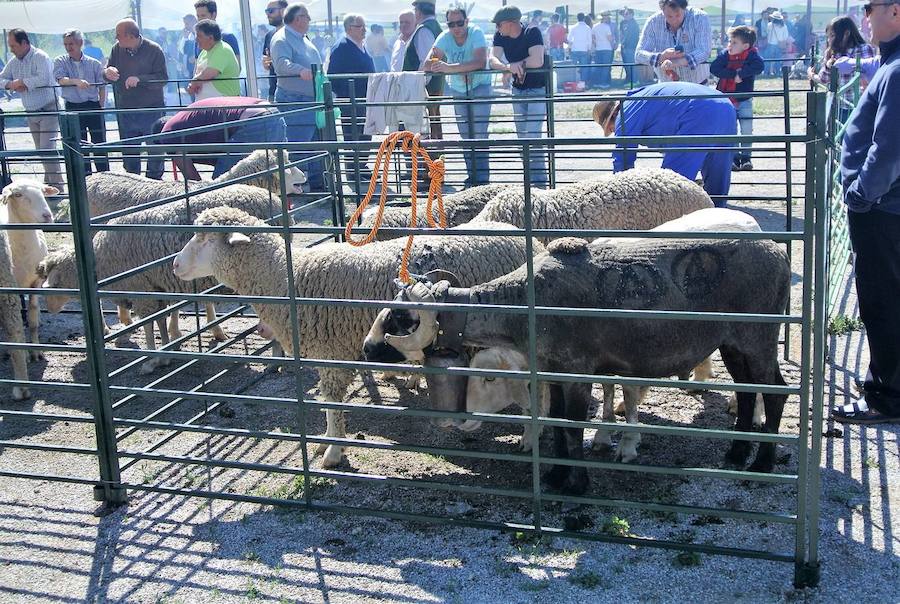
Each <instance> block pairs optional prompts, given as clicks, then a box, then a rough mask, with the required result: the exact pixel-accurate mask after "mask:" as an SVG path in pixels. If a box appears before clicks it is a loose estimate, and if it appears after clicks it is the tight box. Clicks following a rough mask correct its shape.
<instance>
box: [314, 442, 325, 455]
mask: <svg viewBox="0 0 900 604" xmlns="http://www.w3.org/2000/svg"><path fill="white" fill-rule="evenodd" d="M328 447H329V445H328V443H319V444H318V445H316V450H315V451H313V457H316V456H318V455H324V454H325V450H326V449H327V448H328Z"/></svg>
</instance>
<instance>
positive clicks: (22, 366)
mask: <svg viewBox="0 0 900 604" xmlns="http://www.w3.org/2000/svg"><path fill="white" fill-rule="evenodd" d="M5 299H6V300H8V302H9V304H8V306H7V308H5V309H0V317H2V318H3V319H4V320H3V329H4V330H5V331H6V334H7V337H8V338H9V341H10V342H14V343H16V344H24V343H25V333H24V331H25V330H24V329H23V325H22V315H21V313H20V312H19V310H20V309H19V297H18V296H5ZM27 356H28V355H27V354H25V351H24V350H22V349H21V348H16V349H11V350H10V351H9V359H10V362H11V363H12V371H13V379H16V380H21V381H27V380H28V362H27V360H26V359H27ZM12 397H13V400H14V401H21V400H25V399H27V398H30V397H31V391H30V390H29V389H28V387H27V386H13V388H12Z"/></svg>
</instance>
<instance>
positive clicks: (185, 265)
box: [172, 206, 265, 281]
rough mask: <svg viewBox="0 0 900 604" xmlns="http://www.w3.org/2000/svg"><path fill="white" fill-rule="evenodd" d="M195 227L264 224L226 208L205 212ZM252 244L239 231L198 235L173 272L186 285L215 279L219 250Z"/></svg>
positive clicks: (189, 242) (211, 209)
mask: <svg viewBox="0 0 900 604" xmlns="http://www.w3.org/2000/svg"><path fill="white" fill-rule="evenodd" d="M194 224H196V225H200V226H255V225H265V223H264V222H262V221H261V220H259V219H257V218H254V217H253V216H250V215H249V214H247V213H246V212H244V211H242V210H237V209H235V208H229V207H226V206H222V207H217V208H209V209H207V210H204V211H203V212H201V213H200V215H199V216H197V219H196V220H194ZM250 242H251V239H250V237H248V236H247V235H246V234H244V233H241V232H239V231H233V232H200V233H195V234H194V236H193V237H191V239H190V240H189V241H188V242H187V243H186V244H185V246H184V248H182V250H181V251H180V252H178V255H177V256H175V260H173V261H172V272H173V273H175V276H176V277H178V278H179V279H182V280H184V281H190V280H192V279H200V278H201V277H212V276H214V275H215V268H214V267H215V258H216V254H217V253H218V250H219V246H222V245H227V246H230V247H234V246H240V245H247V244H249V243H250Z"/></svg>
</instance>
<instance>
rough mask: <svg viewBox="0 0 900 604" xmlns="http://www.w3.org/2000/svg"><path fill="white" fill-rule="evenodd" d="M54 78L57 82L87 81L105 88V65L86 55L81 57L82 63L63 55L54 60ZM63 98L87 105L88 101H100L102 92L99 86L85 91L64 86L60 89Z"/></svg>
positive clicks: (70, 101)
mask: <svg viewBox="0 0 900 604" xmlns="http://www.w3.org/2000/svg"><path fill="white" fill-rule="evenodd" d="M53 77H54V78H55V79H56V81H59V80H61V79H63V78H72V79H74V80H85V81H86V82H89V83H91V84H98V85H99V86H105V85H106V82H105V81H104V80H103V65H101V64H100V61H98V60H97V59H93V58H91V57H89V56H87V55H86V54H82V55H81V60H80V61H75V60H73V59H72V57H70V56H69V55H61V56H58V57H56V59H54V60H53ZM60 93H61V94H62V98H63V99H65V100H66V101H67V102H69V103H86V102H87V101H99V100H100V90H99V89H98V87H97V86H91V87H90V88H87V89H85V90H82V89H80V88H78V87H77V86H62V87H61V88H60Z"/></svg>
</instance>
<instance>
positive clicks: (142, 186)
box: [85, 149, 306, 217]
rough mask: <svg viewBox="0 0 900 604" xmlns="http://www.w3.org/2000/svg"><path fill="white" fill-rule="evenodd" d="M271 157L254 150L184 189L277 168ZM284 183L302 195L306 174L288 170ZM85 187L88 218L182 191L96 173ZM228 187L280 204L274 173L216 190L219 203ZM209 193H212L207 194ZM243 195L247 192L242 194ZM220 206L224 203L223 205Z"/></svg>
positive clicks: (169, 183)
mask: <svg viewBox="0 0 900 604" xmlns="http://www.w3.org/2000/svg"><path fill="white" fill-rule="evenodd" d="M274 155H275V152H274V151H268V152H267V151H266V150H265V149H260V150H257V151H254V152H253V153H251V154H250V155H248V156H247V157H245V158H244V159H242V160H241V161H239V162H238V163H237V164H235V165H234V167H233V168H232V169H231V170H229V171H228V172H226V173H224V174H222V175H221V176H219V177H218V178H216V179H214V180H213V181H211V182H207V181H188V188H189V190H190V189H197V188H199V187H205V186H209V185H210V184H212V183H221V182H225V181H226V180H229V179H232V178H239V177H241V176H247V175H250V174H255V173H258V172H260V171H262V170H266V169H268V168H272V167H274V166H275V165H277V164H276V160H275V157H274ZM284 180H285V186H286V189H287V192H288V194H289V195H294V194H298V193H301V192H302V185H303V184H304V183H305V182H306V175H305V174H304V173H303V172H302V171H301V170H299V169H298V168H296V167H291V168H288V169H287V170H286V171H285V175H284ZM85 187H86V189H87V197H88V204H89V206H90V214H91V217H94V216H100V215H102V214H108V213H109V212H116V211H119V210H124V209H127V208H131V207H134V206H139V205H142V204H145V203H151V202H154V201H157V200H160V199H163V198H165V197H170V196H172V195H181V194H183V193H184V192H185V185H184V182H183V181H175V180H154V179H152V178H146V177H144V176H141V175H139V174H130V173H128V172H98V173H96V174H91V175H90V176H88V177H87V178H86V179H85ZM232 187H241V188H243V187H253V189H252V190H255V192H256V194H257V195H259V196H261V197H265V199H267V200H268V199H269V193H270V192H271V193H272V194H273V195H272V201H273V203H275V204H280V200H279V198H278V196H280V195H281V179H280V178H279V174H278V171H277V170H276V171H275V172H272V173H269V174H260V175H259V176H257V177H256V178H254V179H250V180H248V181H246V182H244V183H241V184H239V185H229V186H228V187H225V188H223V189H218V193H216V194H217V195H219V196H221V198H222V199H223V200H227V199H228V196H229V195H230V192H231V191H234V190H235V189H233V188H232ZM209 193H214V192H213V191H210V192H209ZM245 194H249V193H247V192H245ZM181 203H184V202H183V201H182V202H181ZM223 205H225V204H224V203H223Z"/></svg>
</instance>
